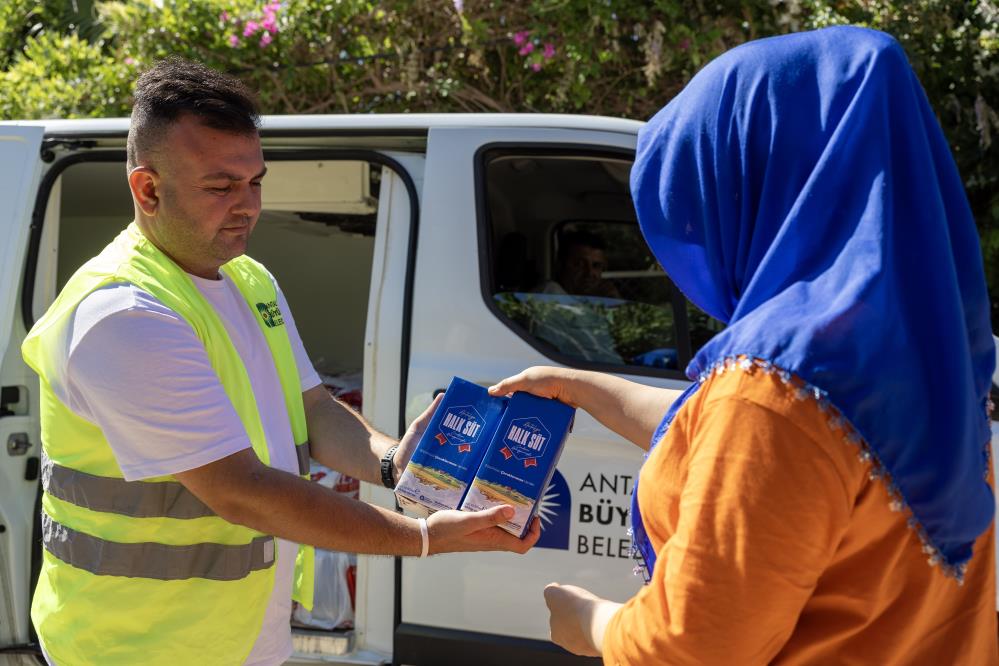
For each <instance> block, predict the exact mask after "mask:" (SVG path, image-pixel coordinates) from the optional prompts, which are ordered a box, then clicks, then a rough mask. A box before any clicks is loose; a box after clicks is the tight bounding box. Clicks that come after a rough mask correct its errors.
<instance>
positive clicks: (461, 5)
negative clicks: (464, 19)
mask: <svg viewBox="0 0 999 666" xmlns="http://www.w3.org/2000/svg"><path fill="white" fill-rule="evenodd" d="M453 2H454V11H456V12H458V13H459V14H460V13H462V12H463V11H465V0H453Z"/></svg>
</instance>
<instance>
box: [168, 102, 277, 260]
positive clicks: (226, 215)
mask: <svg viewBox="0 0 999 666" xmlns="http://www.w3.org/2000/svg"><path fill="white" fill-rule="evenodd" d="M155 162H156V163H155V164H154V165H153V167H154V168H155V170H156V172H157V173H158V174H159V187H158V189H157V194H158V196H159V205H158V206H157V210H156V213H155V215H153V216H152V219H151V220H150V221H149V227H150V231H151V235H152V236H153V240H154V241H155V242H156V243H157V245H159V247H160V248H161V249H163V250H164V251H165V252H166V253H167V254H168V255H170V256H171V257H172V258H173V259H174V260H175V261H176V262H177V263H178V264H180V265H181V266H182V267H183V268H184V269H185V270H187V271H188V272H190V273H193V274H195V275H201V276H202V277H210V278H215V277H216V276H217V271H218V268H219V266H221V265H222V264H224V263H226V262H227V261H229V260H230V259H234V258H235V257H238V256H240V255H241V254H243V253H245V252H246V247H247V243H248V241H249V238H250V233H251V232H252V231H253V227H254V226H255V225H256V223H257V218H258V217H259V216H260V189H261V179H262V178H263V177H264V173H265V172H266V168H265V166H264V156H263V151H262V150H261V148H260V137H259V136H258V135H257V134H256V133H255V132H254V133H252V134H234V133H231V132H225V131H222V130H217V129H212V128H210V127H206V126H205V125H203V124H201V122H200V121H199V120H198V119H197V117H196V116H193V115H185V116H182V117H181V119H180V120H179V121H178V122H176V123H174V124H173V125H171V126H170V128H169V129H168V130H167V133H166V135H165V137H164V140H163V143H162V145H161V146H160V149H159V151H158V152H157V155H156V158H155Z"/></svg>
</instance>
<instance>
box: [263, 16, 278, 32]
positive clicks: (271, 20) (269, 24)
mask: <svg viewBox="0 0 999 666" xmlns="http://www.w3.org/2000/svg"><path fill="white" fill-rule="evenodd" d="M260 27H261V28H263V29H264V30H266V31H267V32H277V31H278V27H277V17H276V16H274V14H267V16H266V17H265V18H264V20H263V21H261V22H260Z"/></svg>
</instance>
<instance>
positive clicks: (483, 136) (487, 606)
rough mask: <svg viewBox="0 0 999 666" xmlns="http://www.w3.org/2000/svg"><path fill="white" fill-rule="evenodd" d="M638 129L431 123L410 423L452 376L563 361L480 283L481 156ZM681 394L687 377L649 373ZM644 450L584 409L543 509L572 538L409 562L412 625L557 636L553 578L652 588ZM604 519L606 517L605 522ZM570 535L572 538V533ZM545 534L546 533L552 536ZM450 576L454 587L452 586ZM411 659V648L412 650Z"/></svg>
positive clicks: (610, 591) (620, 146)
mask: <svg viewBox="0 0 999 666" xmlns="http://www.w3.org/2000/svg"><path fill="white" fill-rule="evenodd" d="M635 141H636V135H635V133H634V131H632V132H630V133H628V134H621V133H616V132H606V131H602V130H601V129H600V127H599V125H598V124H595V125H594V126H592V127H591V128H590V129H588V130H581V129H572V130H566V129H560V128H551V129H547V128H546V129H541V128H536V127H525V128H446V127H434V128H431V130H430V134H429V141H428V152H427V166H426V181H425V184H424V189H423V201H424V209H423V214H422V223H421V225H420V238H419V248H420V249H419V253H418V259H417V265H416V284H415V293H414V304H413V342H412V357H411V368H410V376H409V384H408V387H407V398H406V412H407V419H412V418H414V417H415V416H416V415H417V414H418V413H419V412H420V411H421V410H422V409H423V408H425V407H426V405H427V404H429V402H430V400H431V399H432V397H433V395H434V392H435V391H436V390H438V389H440V388H443V387H445V386H447V384H448V381H449V380H450V379H451V377H452V376H453V375H459V376H461V377H465V378H467V379H469V380H471V381H474V382H478V383H480V384H483V385H489V384H492V383H494V382H496V381H498V380H500V379H502V378H504V377H507V376H509V375H512V374H515V373H517V372H519V371H520V370H522V369H524V368H525V367H528V366H531V365H557V363H556V362H554V361H553V360H552V359H550V358H548V357H546V356H545V355H544V354H542V353H541V352H539V351H538V350H537V349H536V348H535V347H533V346H532V345H530V344H528V343H527V342H525V341H524V340H523V339H522V338H521V337H520V336H519V335H518V334H517V333H515V332H514V331H513V330H511V328H509V327H508V326H507V324H505V323H504V322H502V321H500V320H499V319H498V317H497V315H496V314H495V313H494V311H493V310H492V309H491V308H490V307H489V305H488V304H487V303H486V302H485V298H484V296H483V290H482V287H481V285H480V274H481V273H482V271H481V270H480V269H481V268H482V266H481V265H480V262H482V261H484V258H483V256H482V253H481V252H480V249H479V248H480V238H479V234H480V233H481V231H480V225H479V224H477V223H476V218H477V214H478V210H479V209H480V208H481V206H480V203H481V202H478V201H477V196H478V195H477V192H479V191H480V189H481V188H480V187H479V183H477V182H476V180H475V179H476V166H475V160H476V156H477V154H478V152H479V151H480V149H482V148H483V147H484V146H489V145H492V144H504V145H514V144H516V145H522V146H524V148H525V149H526V150H530V149H531V148H532V147H548V148H550V147H552V146H560V147H565V148H579V149H581V150H586V149H590V150H606V149H614V150H621V151H627V152H628V153H633V151H634V147H635ZM642 381H643V382H645V383H649V384H653V385H658V386H664V387H672V388H677V389H682V388H683V387H684V386H685V385H686V382H685V381H681V380H673V379H667V378H664V377H654V378H653V377H643V378H642ZM640 463H641V451H640V450H639V449H637V448H636V447H634V446H632V445H631V444H630V443H628V442H625V441H624V440H622V439H621V438H619V437H618V436H616V435H614V434H613V433H611V432H609V431H608V430H606V429H605V428H603V427H602V426H600V425H599V424H598V423H597V422H596V421H595V420H594V419H593V418H592V417H590V416H589V415H588V414H586V413H585V412H577V415H576V420H575V426H574V429H573V432H572V434H570V435H569V438H568V442H567V444H566V447H565V449H564V452H563V454H562V458H561V460H560V462H559V464H558V472H559V474H558V475H557V477H556V479H557V481H556V482H554V483H553V485H552V487H551V488H550V490H549V493H548V495H549V497H548V500H547V501H546V502H545V503H543V507H547V510H545V508H543V509H542V516H543V521H542V524H543V525H544V529H545V530H549V529H550V530H553V533H554V531H562V532H564V529H565V527H566V525H567V524H568V538H567V539H566V538H562V539H560V540H559V542H558V543H557V544H553V545H554V546H555V547H548V548H535V549H534V550H532V551H531V552H529V553H528V554H527V555H524V556H517V555H513V554H508V553H471V554H460V555H442V556H438V557H434V558H430V559H428V560H413V559H405V560H403V563H402V591H401V595H402V622H403V623H411V624H413V625H421V626H429V627H441V628H450V629H455V630H459V631H464V632H475V633H478V634H492V635H496V634H499V635H506V636H517V637H520V638H527V639H536V640H547V639H548V611H547V609H546V607H545V604H544V599H543V597H542V595H541V590H542V589H543V587H544V586H545V585H546V584H547V583H550V582H552V581H559V582H562V583H570V584H575V585H581V586H584V587H586V588H588V589H590V590H593V591H594V592H595V593H596V594H600V595H603V596H606V597H609V598H612V599H615V600H618V601H624V600H626V599H627V598H628V597H629V596H631V595H632V594H633V593H634V592H635V591H637V590H638V588H639V587H640V585H641V579H640V578H638V577H636V576H634V575H633V573H632V567H633V563H632V561H631V559H630V556H629V554H628V547H629V545H630V541H629V539H628V537H627V534H626V529H627V524H626V521H625V519H624V516H626V514H627V508H628V506H629V502H630V491H631V485H632V484H633V482H634V476H635V474H636V472H637V470H638V467H639V465H640ZM598 511H599V518H600V519H601V520H602V521H604V522H606V524H601V522H600V521H598V515H597V514H598ZM563 537H564V534H563ZM542 538H543V539H544V536H543V537H542ZM442 581H447V584H442ZM401 658H402V659H403V661H405V660H406V658H407V655H406V654H402V655H401Z"/></svg>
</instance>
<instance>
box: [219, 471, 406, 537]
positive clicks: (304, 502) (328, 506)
mask: <svg viewBox="0 0 999 666" xmlns="http://www.w3.org/2000/svg"><path fill="white" fill-rule="evenodd" d="M232 482H233V484H234V487H233V492H231V493H227V495H228V497H230V498H231V501H229V502H227V504H226V506H225V507H220V508H221V509H222V511H223V512H224V514H226V515H223V518H226V519H227V520H229V521H231V522H235V523H239V524H242V525H246V526H247V527H251V528H253V529H255V530H257V531H259V532H263V533H265V534H272V535H274V536H279V537H281V538H283V539H288V540H289V541H294V542H296V543H307V544H312V545H314V546H317V547H320V548H325V549H327V550H339V551H346V552H352V553H368V554H375V555H419V554H420V548H421V539H420V530H419V526H418V523H417V521H415V520H414V519H412V518H407V517H405V516H402V515H401V514H397V513H395V512H393V511H388V510H385V509H382V508H380V507H377V506H372V505H370V504H366V503H364V502H358V501H356V500H352V499H348V498H346V497H343V496H341V495H340V494H339V493H336V492H333V491H332V490H330V489H328V488H324V487H322V486H320V485H319V484H317V483H303V482H302V480H301V479H300V478H298V477H297V476H295V475H294V474H290V473H288V472H282V471H280V470H276V469H273V468H267V467H265V468H262V469H261V470H256V471H255V472H254V473H253V474H252V475H251V476H250V477H248V478H244V479H233V480H232ZM303 507H308V509H307V510H303Z"/></svg>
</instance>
